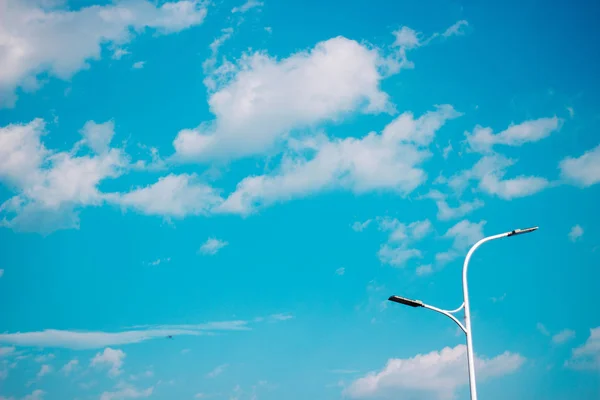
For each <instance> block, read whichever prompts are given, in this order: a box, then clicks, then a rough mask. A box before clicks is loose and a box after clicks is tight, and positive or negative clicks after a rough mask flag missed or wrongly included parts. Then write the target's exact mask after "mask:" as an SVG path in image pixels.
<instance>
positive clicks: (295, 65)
mask: <svg viewBox="0 0 600 400" xmlns="http://www.w3.org/2000/svg"><path fill="white" fill-rule="evenodd" d="M380 63H381V56H380V54H379V53H378V52H377V51H376V50H372V49H369V48H367V47H365V46H363V45H361V44H359V43H358V42H356V41H353V40H349V39H346V38H344V37H337V38H333V39H330V40H327V41H324V42H320V43H318V44H317V45H316V46H315V47H314V48H313V49H311V50H310V51H303V52H300V53H296V54H293V55H291V56H290V57H288V58H284V59H282V60H277V59H275V58H272V57H270V56H268V55H267V54H264V53H260V52H256V53H253V54H249V55H248V54H246V55H244V56H243V57H241V58H240V59H239V60H238V61H237V63H236V64H232V63H226V64H223V65H221V66H220V67H218V68H217V69H216V70H215V71H214V74H213V76H211V77H210V79H211V80H212V82H213V83H212V84H211V86H214V87H215V89H216V91H215V92H214V93H212V94H211V95H210V97H209V100H208V103H209V106H210V110H211V112H212V113H213V114H214V115H215V119H214V120H213V121H211V122H209V123H205V124H202V125H200V126H199V127H197V128H195V129H185V130H182V131H181V132H179V134H178V135H177V137H176V138H175V140H174V142H173V145H174V147H175V151H176V157H177V158H179V159H180V160H194V161H206V160H210V159H215V158H235V157H244V156H249V155H255V154H262V153H264V152H265V151H268V150H269V149H272V148H273V146H274V145H276V143H277V142H279V141H281V140H284V139H285V138H286V137H287V135H288V134H289V133H290V132H291V131H292V130H297V129H305V128H310V127H312V126H314V125H315V124H317V123H321V122H326V121H335V120H337V119H339V118H340V117H341V116H342V115H344V114H347V113H350V112H355V111H362V112H367V113H372V112H382V111H389V110H391V109H392V108H391V106H390V103H389V99H388V95H387V94H386V93H384V92H382V91H381V90H380V88H379V84H380V81H381V80H382V75H381V74H380V71H379V64H380Z"/></svg>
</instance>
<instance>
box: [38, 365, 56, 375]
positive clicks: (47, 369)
mask: <svg viewBox="0 0 600 400" xmlns="http://www.w3.org/2000/svg"><path fill="white" fill-rule="evenodd" d="M52 371H53V368H52V367H51V366H50V365H48V364H44V365H42V367H41V368H40V371H39V372H38V373H37V375H36V376H37V377H38V378H41V377H43V376H45V375H48V374H49V373H50V372H52Z"/></svg>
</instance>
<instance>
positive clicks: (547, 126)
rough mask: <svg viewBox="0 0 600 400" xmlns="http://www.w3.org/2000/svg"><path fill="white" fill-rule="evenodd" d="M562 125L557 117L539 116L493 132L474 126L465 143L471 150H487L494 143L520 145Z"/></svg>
mask: <svg viewBox="0 0 600 400" xmlns="http://www.w3.org/2000/svg"><path fill="white" fill-rule="evenodd" d="M561 126H562V120H561V119H559V118H557V117H552V118H540V119H536V120H530V121H525V122H523V123H521V124H518V125H514V124H512V125H510V126H509V127H508V128H507V129H506V130H504V131H502V132H500V133H497V134H494V133H493V131H492V129H491V128H484V127H481V126H476V127H475V129H474V130H473V132H472V133H467V134H466V136H467V143H468V144H469V146H470V148H471V149H472V150H473V151H477V152H489V151H490V150H491V149H492V147H493V146H495V145H505V146H521V145H523V144H525V143H529V142H537V141H538V140H541V139H544V138H546V137H548V136H550V134H551V133H552V132H554V131H557V130H558V129H560V127H561Z"/></svg>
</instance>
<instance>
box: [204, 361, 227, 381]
mask: <svg viewBox="0 0 600 400" xmlns="http://www.w3.org/2000/svg"><path fill="white" fill-rule="evenodd" d="M228 366H229V365H227V364H222V365H219V366H217V367H216V368H215V369H213V370H212V371H210V372H209V373H208V374H206V377H207V378H210V379H212V378H216V377H217V376H219V375H221V374H222V373H223V372H225V370H226V369H227V367H228Z"/></svg>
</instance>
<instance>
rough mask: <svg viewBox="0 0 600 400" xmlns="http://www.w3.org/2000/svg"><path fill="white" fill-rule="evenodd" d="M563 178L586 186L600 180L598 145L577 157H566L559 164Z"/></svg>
mask: <svg viewBox="0 0 600 400" xmlns="http://www.w3.org/2000/svg"><path fill="white" fill-rule="evenodd" d="M559 168H560V173H561V176H562V178H563V179H564V180H566V181H568V182H571V183H573V184H575V185H578V186H582V187H587V186H591V185H595V184H596V183H598V182H600V145H598V146H596V147H594V148H593V149H591V150H589V151H586V152H585V153H583V154H582V155H581V156H579V157H577V158H572V157H567V158H565V159H564V160H562V161H561V162H560V164H559Z"/></svg>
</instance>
